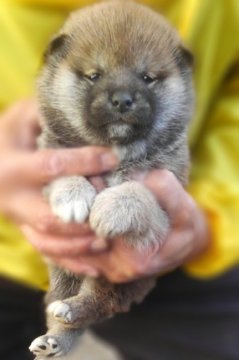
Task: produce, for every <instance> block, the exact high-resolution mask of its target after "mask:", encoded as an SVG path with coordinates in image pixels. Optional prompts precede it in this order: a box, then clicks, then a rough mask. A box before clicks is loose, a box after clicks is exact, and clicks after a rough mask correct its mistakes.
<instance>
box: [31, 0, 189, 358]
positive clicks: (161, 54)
mask: <svg viewBox="0 0 239 360" xmlns="http://www.w3.org/2000/svg"><path fill="white" fill-rule="evenodd" d="M45 57H46V64H45V66H44V67H43V70H42V73H41V75H40V79H39V85H38V93H39V103H40V110H41V117H42V129H43V132H42V135H41V137H40V140H39V144H40V146H41V147H49V148H52V147H54V148H62V147H65V148H66V147H80V146H85V145H105V146H108V147H111V148H112V149H114V151H115V152H116V153H117V155H118V157H119V159H120V164H119V166H118V168H117V169H116V170H115V171H113V172H111V173H108V174H106V175H105V181H106V183H107V188H106V189H105V190H103V191H102V192H100V193H99V194H97V193H96V190H95V189H94V187H93V186H92V184H91V183H90V182H89V181H88V180H87V179H86V178H84V177H81V176H70V177H63V178H60V179H58V180H56V181H54V182H53V183H52V184H50V186H49V188H48V196H49V202H50V204H51V207H52V210H53V212H54V213H55V214H56V215H57V216H59V218H60V219H62V220H63V221H65V222H70V221H74V222H78V223H83V222H84V221H86V220H87V219H89V222H90V225H91V227H92V229H93V230H94V231H95V232H96V234H97V235H99V236H100V237H104V238H105V239H111V240H109V241H114V238H117V237H119V236H120V237H123V238H124V241H125V242H126V243H127V245H128V246H131V247H134V248H136V249H138V250H139V251H147V250H148V249H149V248H158V247H159V246H161V245H162V243H163V242H164V240H165V238H166V235H167V233H168V231H169V228H170V224H169V220H168V217H167V214H166V213H165V212H164V211H163V209H162V208H161V207H160V205H159V204H158V203H157V201H156V200H155V198H154V196H153V195H152V194H151V193H150V192H149V191H148V190H147V189H146V188H144V187H143V186H142V185H140V184H139V183H137V182H135V181H132V180H131V178H132V174H133V173H135V172H137V171H140V172H141V171H147V170H150V169H154V168H156V169H168V170H170V171H172V172H173V173H174V174H175V175H176V177H177V178H178V179H179V181H180V182H181V183H182V184H185V183H186V181H187V174H188V163H189V156H188V147H187V128H188V123H189V120H190V118H191V116H192V109H193V90H192V71H191V63H192V58H191V55H190V53H189V52H188V51H187V50H186V49H185V48H184V47H183V45H182V44H181V41H180V39H179V36H178V35H177V33H176V31H175V30H174V29H173V28H172V27H171V26H170V25H169V24H168V23H167V21H166V20H165V19H164V18H163V17H162V16H160V15H159V14H157V13H155V12H153V11H152V10H150V9H148V8H146V7H144V6H142V5H139V4H136V3H134V2H131V1H127V2H125V1H111V2H105V3H100V4H97V5H94V6H91V7H87V8H85V9H83V10H79V11H76V12H75V13H73V14H72V15H71V16H70V18H69V19H68V21H67V22H66V24H65V25H64V27H63V28H62V29H61V30H60V32H59V34H58V35H57V36H56V37H55V38H54V39H53V40H52V42H51V44H50V45H49V48H48V50H47V52H46V56H45ZM159 181H160V179H159ZM155 282H156V277H148V278H145V279H142V280H138V281H134V282H131V283H128V284H117V285H114V284H111V283H109V282H108V281H106V280H105V279H103V278H100V279H93V278H90V277H86V276H76V275H74V274H71V273H69V272H66V271H64V270H63V269H59V268H57V267H55V266H54V265H51V266H50V292H49V294H48V296H47V303H48V304H49V305H48V310H47V313H48V328H49V330H48V333H47V334H46V335H44V336H41V337H39V338H37V339H36V340H34V342H33V343H32V345H31V346H30V350H31V351H32V352H33V353H34V354H35V355H36V356H37V358H39V359H42V358H44V357H59V356H63V355H65V354H67V353H68V352H69V350H70V349H71V347H72V345H73V343H74V340H75V339H76V337H77V336H78V335H79V333H80V332H81V331H82V329H84V328H85V327H87V326H89V325H90V324H91V323H93V322H95V321H99V320H103V319H105V318H107V317H109V316H112V315H113V314H115V313H117V312H124V311H128V310H129V308H130V306H131V304H132V303H138V302H140V301H142V300H143V299H144V297H145V296H146V295H147V294H148V293H149V291H150V290H151V289H152V288H153V286H154V285H155Z"/></svg>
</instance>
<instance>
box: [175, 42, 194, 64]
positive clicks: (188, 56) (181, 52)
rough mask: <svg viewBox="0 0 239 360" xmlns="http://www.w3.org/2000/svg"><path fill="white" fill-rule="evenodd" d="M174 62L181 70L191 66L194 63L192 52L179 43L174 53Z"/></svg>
mask: <svg viewBox="0 0 239 360" xmlns="http://www.w3.org/2000/svg"><path fill="white" fill-rule="evenodd" d="M176 62H177V65H178V67H179V68H180V69H181V70H184V69H185V68H186V67H190V68H192V67H193V65H194V57H193V54H192V53H191V51H189V50H188V49H187V48H185V47H184V46H183V45H180V46H179V47H178V49H177V53H176Z"/></svg>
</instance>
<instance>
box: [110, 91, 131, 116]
mask: <svg viewBox="0 0 239 360" xmlns="http://www.w3.org/2000/svg"><path fill="white" fill-rule="evenodd" d="M111 103H112V105H113V107H114V108H115V110H117V111H119V112H122V113H124V112H126V111H129V110H130V109H131V107H132V105H133V98H132V96H131V95H130V94H129V93H128V92H126V91H116V92H115V93H114V94H113V95H112V97H111Z"/></svg>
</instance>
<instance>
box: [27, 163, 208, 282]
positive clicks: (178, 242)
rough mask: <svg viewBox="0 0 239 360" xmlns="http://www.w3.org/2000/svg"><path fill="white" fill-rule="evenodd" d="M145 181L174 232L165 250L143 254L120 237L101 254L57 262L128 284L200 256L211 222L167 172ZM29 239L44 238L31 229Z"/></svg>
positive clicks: (153, 173) (152, 174) (63, 257)
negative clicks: (84, 267)
mask: <svg viewBox="0 0 239 360" xmlns="http://www.w3.org/2000/svg"><path fill="white" fill-rule="evenodd" d="M141 182H142V183H143V184H144V185H145V186H146V187H147V188H148V189H149V190H151V191H152V192H153V194H154V195H155V197H156V198H157V200H158V202H159V204H160V206H161V207H162V208H163V209H164V210H165V211H166V213H167V214H168V216H169V220H170V225H171V229H170V232H169V235H168V237H167V239H166V240H165V242H164V244H163V246H162V247H157V248H154V249H149V250H148V251H147V252H145V251H144V252H140V251H137V250H135V249H132V248H129V247H127V246H126V245H125V242H124V239H122V238H118V239H114V241H112V242H111V247H110V248H109V249H107V250H105V251H102V252H101V253H97V254H94V253H93V252H92V251H91V250H90V251H89V252H88V254H79V255H72V254H71V255H69V256H68V255H66V254H63V253H61V254H59V256H58V257H55V258H54V261H55V262H56V263H57V264H59V265H60V266H63V267H65V268H67V269H70V270H71V271H73V272H75V273H81V272H82V266H87V267H90V268H91V269H94V271H95V273H94V271H92V274H93V275H97V274H98V275H99V274H102V275H104V276H105V277H106V278H108V279H109V280H110V281H112V282H125V281H132V280H134V279H137V278H140V277H144V276H150V275H155V274H163V273H165V272H168V271H171V270H173V269H175V268H176V267H178V266H180V265H182V264H183V263H185V262H186V261H188V260H191V259H192V258H193V257H196V256H197V255H199V254H200V253H201V252H202V251H203V250H204V249H205V248H206V247H207V245H208V242H209V230H208V227H207V222H206V219H205V217H204V215H203V213H202V211H201V210H200V209H199V207H198V206H197V205H196V203H195V201H194V200H193V199H192V198H191V196H190V195H189V194H188V193H187V192H186V191H185V190H184V189H183V187H182V186H181V184H180V183H179V181H178V180H177V179H176V177H175V176H174V175H173V174H172V173H171V172H169V171H167V170H154V171H151V172H149V173H148V174H147V176H146V177H145V178H144V179H143V180H142V179H141ZM28 236H30V237H31V238H32V239H34V241H39V242H40V241H41V235H39V233H37V232H35V231H33V230H32V229H28ZM92 246H93V247H94V243H93V244H92Z"/></svg>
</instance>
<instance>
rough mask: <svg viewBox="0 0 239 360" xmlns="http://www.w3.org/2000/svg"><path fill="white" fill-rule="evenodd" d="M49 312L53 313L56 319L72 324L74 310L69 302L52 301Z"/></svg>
mask: <svg viewBox="0 0 239 360" xmlns="http://www.w3.org/2000/svg"><path fill="white" fill-rule="evenodd" d="M47 312H48V313H49V314H51V315H52V316H53V317H54V318H55V319H56V320H58V321H60V322H63V323H65V324H70V323H72V321H73V316H72V311H71V308H70V306H69V305H68V304H66V303H64V302H63V301H60V300H59V301H54V302H53V303H51V304H50V305H49V306H48V308H47Z"/></svg>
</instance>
